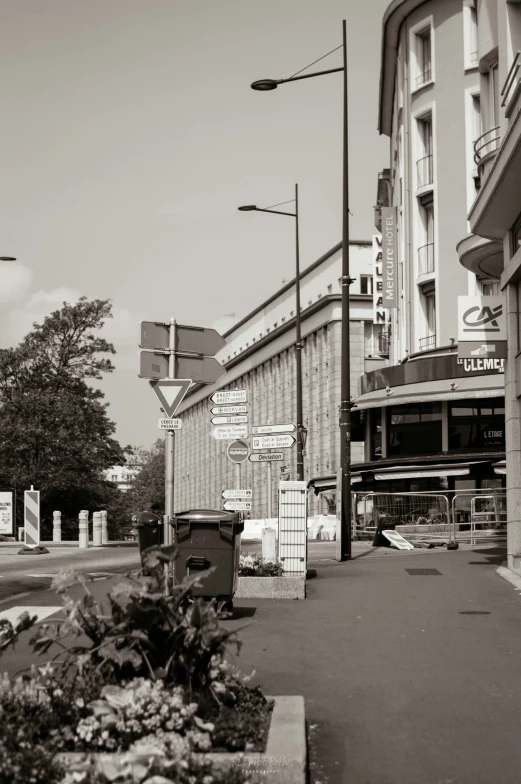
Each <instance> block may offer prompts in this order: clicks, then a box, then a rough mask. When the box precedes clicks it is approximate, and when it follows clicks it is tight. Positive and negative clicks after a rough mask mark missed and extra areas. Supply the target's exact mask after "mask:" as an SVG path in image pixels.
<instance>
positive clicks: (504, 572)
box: [496, 566, 521, 591]
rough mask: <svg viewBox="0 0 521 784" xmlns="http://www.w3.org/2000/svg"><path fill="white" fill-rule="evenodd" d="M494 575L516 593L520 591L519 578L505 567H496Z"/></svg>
mask: <svg viewBox="0 0 521 784" xmlns="http://www.w3.org/2000/svg"><path fill="white" fill-rule="evenodd" d="M496 574H499V576H500V577H502V578H503V579H504V580H507V581H508V582H509V583H511V584H512V585H513V586H514V588H516V589H517V590H518V591H521V577H519V575H517V574H515V573H514V572H512V571H510V569H508V568H507V567H506V566H498V568H497V569H496Z"/></svg>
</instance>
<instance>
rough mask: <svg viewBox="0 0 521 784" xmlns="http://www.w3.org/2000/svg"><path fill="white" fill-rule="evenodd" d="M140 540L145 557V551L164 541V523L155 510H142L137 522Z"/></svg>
mask: <svg viewBox="0 0 521 784" xmlns="http://www.w3.org/2000/svg"><path fill="white" fill-rule="evenodd" d="M136 529H137V535H138V540H139V552H140V555H141V559H143V552H144V551H145V550H147V549H148V548H149V547H155V546H157V545H161V544H162V543H163V523H162V520H161V518H160V517H159V515H156V514H154V512H140V513H139V514H138V515H137V523H136Z"/></svg>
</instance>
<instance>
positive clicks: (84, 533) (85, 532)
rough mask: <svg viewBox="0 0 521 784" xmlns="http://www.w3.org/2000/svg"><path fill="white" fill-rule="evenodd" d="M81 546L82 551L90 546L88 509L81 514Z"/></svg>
mask: <svg viewBox="0 0 521 784" xmlns="http://www.w3.org/2000/svg"><path fill="white" fill-rule="evenodd" d="M79 545H80V547H81V548H82V549H85V548H87V547H88V546H89V513H88V511H87V510H86V509H82V510H81V512H80V535H79Z"/></svg>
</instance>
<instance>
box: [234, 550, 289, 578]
mask: <svg viewBox="0 0 521 784" xmlns="http://www.w3.org/2000/svg"><path fill="white" fill-rule="evenodd" d="M283 573H284V570H283V567H282V564H281V563H280V561H265V560H264V558H260V557H259V556H258V555H255V554H254V553H249V554H247V555H241V557H240V561H239V577H281V576H282V575H283Z"/></svg>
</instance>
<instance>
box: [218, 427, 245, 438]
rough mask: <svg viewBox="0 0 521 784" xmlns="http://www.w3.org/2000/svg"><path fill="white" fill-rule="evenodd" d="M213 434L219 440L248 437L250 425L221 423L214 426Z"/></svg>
mask: <svg viewBox="0 0 521 784" xmlns="http://www.w3.org/2000/svg"><path fill="white" fill-rule="evenodd" d="M212 436H213V437H214V438H217V440H219V441H225V440H230V441H233V440H235V439H236V438H248V425H219V426H218V427H214V428H213V430H212Z"/></svg>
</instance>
